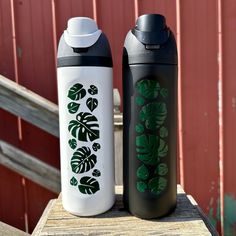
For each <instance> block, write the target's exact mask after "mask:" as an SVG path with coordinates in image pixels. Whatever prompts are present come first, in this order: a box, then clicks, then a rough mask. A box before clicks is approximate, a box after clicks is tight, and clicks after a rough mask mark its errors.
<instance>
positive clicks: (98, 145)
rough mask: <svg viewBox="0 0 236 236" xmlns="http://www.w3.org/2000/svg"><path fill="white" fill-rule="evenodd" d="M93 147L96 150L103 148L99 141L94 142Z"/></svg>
mask: <svg viewBox="0 0 236 236" xmlns="http://www.w3.org/2000/svg"><path fill="white" fill-rule="evenodd" d="M92 148H93V150H94V151H95V152H96V151H98V150H99V149H100V148H101V145H100V144H99V143H94V144H93V146H92Z"/></svg>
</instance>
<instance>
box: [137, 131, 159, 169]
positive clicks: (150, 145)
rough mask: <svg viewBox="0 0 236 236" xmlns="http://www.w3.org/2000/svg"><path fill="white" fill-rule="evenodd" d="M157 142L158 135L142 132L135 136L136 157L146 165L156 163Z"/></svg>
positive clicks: (157, 158) (157, 159)
mask: <svg viewBox="0 0 236 236" xmlns="http://www.w3.org/2000/svg"><path fill="white" fill-rule="evenodd" d="M158 143H159V142H158V136H155V135H144V134H143V135H141V136H137V137H136V151H137V158H138V159H139V160H140V161H142V162H143V163H144V164H146V165H156V164H157V162H158V161H159V157H158Z"/></svg>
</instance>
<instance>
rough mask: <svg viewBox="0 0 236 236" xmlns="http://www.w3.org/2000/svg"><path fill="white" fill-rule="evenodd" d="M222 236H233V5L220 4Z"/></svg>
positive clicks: (235, 85)
mask: <svg viewBox="0 0 236 236" xmlns="http://www.w3.org/2000/svg"><path fill="white" fill-rule="evenodd" d="M222 27H223V32H222V37H223V39H222V40H223V41H222V42H223V60H222V63H223V127H224V133H223V134H224V153H223V154H224V163H223V170H224V235H225V236H235V235H236V182H235V166H236V159H235V156H236V150H235V140H236V122H235V121H236V80H235V75H236V66H235V61H236V53H235V52H236V45H235V42H236V2H235V1H233V0H228V1H222Z"/></svg>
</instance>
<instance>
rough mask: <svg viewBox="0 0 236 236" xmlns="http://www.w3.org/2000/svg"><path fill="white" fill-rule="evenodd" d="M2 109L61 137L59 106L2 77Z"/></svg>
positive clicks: (0, 96)
mask: <svg viewBox="0 0 236 236" xmlns="http://www.w3.org/2000/svg"><path fill="white" fill-rule="evenodd" d="M0 107H1V108H3V109H4V110H7V111H9V112H11V113H13V114H14V115H17V116H20V117H21V118H22V119H23V120H26V121H28V122H30V123H31V124H34V125H36V126H37V127H39V128H41V129H43V130H45V131H47V132H49V133H51V134H52V135H54V136H57V137H58V136H59V125H58V124H59V122H58V107H57V105H55V104H54V103H52V102H50V101H49V100H47V99H45V98H43V97H41V96H39V95H37V94H36V93H34V92H32V91H30V90H28V89H26V88H25V87H23V86H21V85H18V84H16V83H14V82H13V81H11V80H9V79H7V78H6V77H4V76H1V75H0Z"/></svg>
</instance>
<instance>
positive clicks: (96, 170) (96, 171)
mask: <svg viewBox="0 0 236 236" xmlns="http://www.w3.org/2000/svg"><path fill="white" fill-rule="evenodd" d="M100 175H101V172H100V170H98V169H95V170H94V171H93V173H92V176H94V177H99V176H100Z"/></svg>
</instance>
